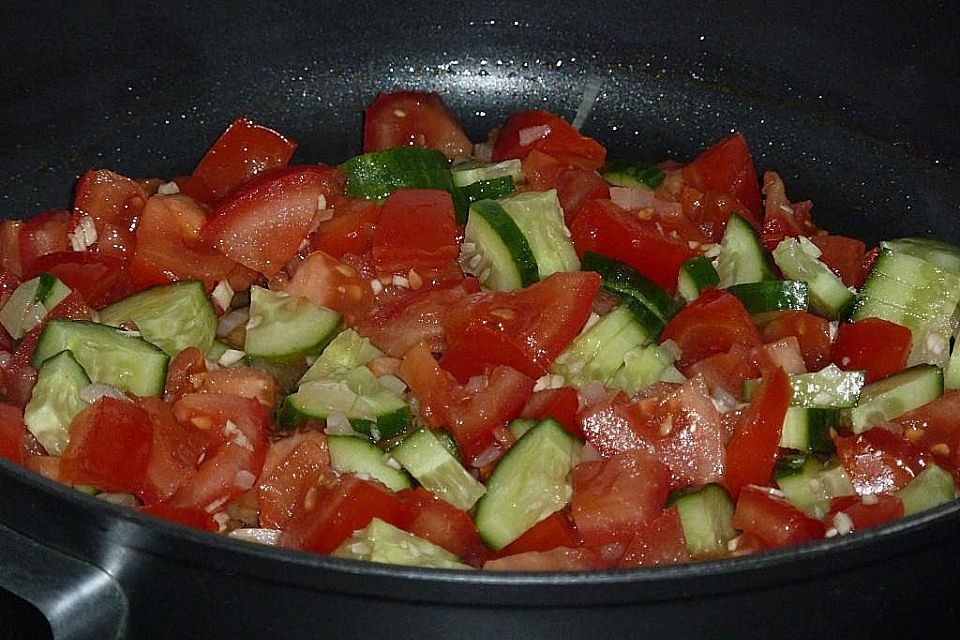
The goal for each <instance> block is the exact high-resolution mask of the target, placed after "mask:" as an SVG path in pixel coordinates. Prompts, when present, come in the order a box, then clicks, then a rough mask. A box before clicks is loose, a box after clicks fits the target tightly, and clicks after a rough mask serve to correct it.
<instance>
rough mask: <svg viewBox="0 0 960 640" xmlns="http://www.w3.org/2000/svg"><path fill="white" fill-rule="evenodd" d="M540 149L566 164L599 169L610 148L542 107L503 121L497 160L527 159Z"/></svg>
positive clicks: (494, 157) (521, 112) (497, 143)
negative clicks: (531, 153)
mask: <svg viewBox="0 0 960 640" xmlns="http://www.w3.org/2000/svg"><path fill="white" fill-rule="evenodd" d="M534 150H538V151H542V152H543V153H545V154H547V155H549V156H553V157H554V158H557V159H558V160H560V161H561V162H563V163H565V164H570V165H574V166H577V167H581V168H583V169H599V168H600V167H601V166H603V162H604V160H605V159H606V155H607V152H606V149H604V148H603V147H602V146H601V145H600V143H598V142H597V141H596V140H594V139H592V138H588V137H586V136H584V135H581V134H580V132H579V131H577V130H576V129H574V128H573V127H572V126H571V125H570V124H569V123H568V122H567V121H565V120H564V119H563V118H561V117H559V116H556V115H554V114H552V113H549V112H547V111H542V110H533V111H519V112H517V113H514V114H513V115H512V116H510V118H508V119H507V121H506V122H505V123H504V124H503V128H501V129H500V133H499V134H498V135H497V141H496V144H495V145H494V148H493V161H494V162H503V161H504V160H510V159H518V160H523V159H524V158H526V157H527V155H529V154H530V152H532V151H534Z"/></svg>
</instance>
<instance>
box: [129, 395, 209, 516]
mask: <svg viewBox="0 0 960 640" xmlns="http://www.w3.org/2000/svg"><path fill="white" fill-rule="evenodd" d="M138 404H139V406H140V408H141V409H143V410H144V411H146V412H147V414H148V415H149V417H150V426H151V431H152V437H151V446H150V456H149V458H148V460H147V467H146V471H145V474H144V487H145V489H144V492H143V496H142V497H143V498H144V500H145V502H147V503H148V504H150V503H154V502H157V501H163V500H166V499H167V498H169V497H170V496H172V495H173V494H174V493H176V491H177V489H179V488H180V487H181V486H183V485H184V484H185V483H186V482H187V481H188V480H189V479H191V478H192V477H193V476H194V475H196V472H197V466H198V461H199V460H200V459H201V457H203V456H204V455H205V453H206V450H207V447H208V446H209V444H210V437H209V434H207V433H205V432H204V431H201V430H200V429H198V428H197V427H196V426H194V425H193V424H190V423H189V422H180V421H178V420H177V419H176V416H175V415H174V413H173V408H172V406H171V405H169V404H168V403H166V402H164V401H163V400H161V399H159V398H141V399H140V400H139V402H138Z"/></svg>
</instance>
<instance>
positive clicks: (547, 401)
mask: <svg viewBox="0 0 960 640" xmlns="http://www.w3.org/2000/svg"><path fill="white" fill-rule="evenodd" d="M579 408H580V398H579V395H578V394H577V390H576V389H574V388H573V387H559V388H556V389H542V390H540V391H535V392H534V393H533V395H532V396H530V399H529V400H527V404H526V405H525V406H524V407H523V410H522V411H521V412H520V417H521V418H533V419H535V420H544V419H546V418H553V419H554V420H556V421H557V422H559V423H560V424H561V425H562V426H563V428H564V429H566V430H567V431H569V432H570V433H572V434H573V435H575V436H577V437H578V438H582V437H583V431H581V430H580V425H579V424H578V423H577V411H578V410H579Z"/></svg>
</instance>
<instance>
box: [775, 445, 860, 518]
mask: <svg viewBox="0 0 960 640" xmlns="http://www.w3.org/2000/svg"><path fill="white" fill-rule="evenodd" d="M774 477H775V478H776V482H777V486H779V487H780V490H781V491H782V492H783V495H784V497H785V498H786V499H787V502H789V503H790V504H792V505H793V506H795V507H796V508H797V509H800V510H801V511H803V512H804V513H806V514H807V515H809V516H812V517H814V518H817V519H823V517H824V516H825V515H827V512H828V511H829V510H830V500H832V499H833V498H836V497H839V496H851V495H855V494H856V491H855V490H854V488H853V484H851V482H850V479H849V478H848V477H847V474H846V471H844V469H843V466H842V465H836V466H833V467H824V466H823V465H822V464H821V463H820V461H819V460H818V459H817V458H816V457H815V456H812V455H808V454H796V455H785V456H781V457H780V459H779V460H778V461H777V466H776V469H775V470H774Z"/></svg>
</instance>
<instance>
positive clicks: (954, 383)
mask: <svg viewBox="0 0 960 640" xmlns="http://www.w3.org/2000/svg"><path fill="white" fill-rule="evenodd" d="M943 386H944V387H945V388H947V389H960V334H957V335H954V336H953V348H952V350H951V351H950V361H949V362H948V363H947V368H946V370H945V371H944V372H943Z"/></svg>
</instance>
